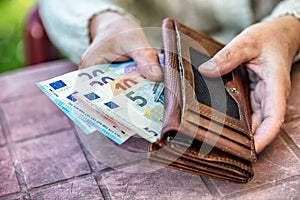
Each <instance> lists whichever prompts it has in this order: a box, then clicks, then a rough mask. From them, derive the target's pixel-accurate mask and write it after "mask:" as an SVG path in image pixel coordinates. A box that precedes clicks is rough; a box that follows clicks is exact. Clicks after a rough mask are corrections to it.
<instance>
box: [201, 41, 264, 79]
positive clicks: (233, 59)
mask: <svg viewBox="0 0 300 200" xmlns="http://www.w3.org/2000/svg"><path fill="white" fill-rule="evenodd" d="M242 39H243V37H240V38H238V37H237V38H235V39H234V40H232V41H231V42H230V43H229V44H228V45H226V46H225V47H224V48H223V49H221V50H220V51H219V52H218V53H217V54H216V55H215V56H214V57H213V58H211V59H210V60H209V61H207V62H205V63H203V64H201V65H200V66H199V68H198V70H199V72H200V73H202V74H204V75H206V76H208V77H217V76H220V75H224V74H227V73H229V72H230V71H232V70H233V69H235V68H237V67H238V66H239V65H240V64H242V63H245V62H247V61H249V60H251V59H253V58H255V57H257V56H258V52H257V48H252V46H251V45H249V44H246V42H244V41H243V40H242ZM246 45H248V46H246Z"/></svg>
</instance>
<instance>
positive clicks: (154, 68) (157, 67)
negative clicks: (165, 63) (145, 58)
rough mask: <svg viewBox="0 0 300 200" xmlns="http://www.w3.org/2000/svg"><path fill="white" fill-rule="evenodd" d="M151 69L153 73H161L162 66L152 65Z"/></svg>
mask: <svg viewBox="0 0 300 200" xmlns="http://www.w3.org/2000/svg"><path fill="white" fill-rule="evenodd" d="M150 70H151V72H152V73H153V74H156V75H159V74H161V73H162V70H161V67H159V66H157V65H153V66H151V68H150Z"/></svg>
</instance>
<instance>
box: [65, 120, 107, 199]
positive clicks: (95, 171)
mask: <svg viewBox="0 0 300 200" xmlns="http://www.w3.org/2000/svg"><path fill="white" fill-rule="evenodd" d="M69 122H70V124H71V127H72V130H73V133H74V135H75V137H76V140H77V142H78V144H79V146H80V148H81V151H82V153H83V155H84V157H85V159H86V161H87V163H88V165H89V168H90V170H91V173H90V175H91V176H92V177H93V178H94V180H95V181H96V183H97V186H98V189H99V191H100V192H101V194H102V196H103V198H104V199H105V200H111V199H112V198H111V196H110V194H109V192H108V189H107V188H106V186H105V184H104V183H102V181H99V179H100V180H102V176H101V172H102V171H103V170H101V169H100V168H99V165H98V164H97V163H96V160H95V159H94V158H93V156H92V155H91V154H90V152H89V151H88V150H87V149H86V147H85V146H84V144H83V143H82V142H81V139H80V137H79V136H78V133H77V130H76V128H75V126H76V125H75V124H74V123H73V122H71V121H70V120H69ZM104 170H105V169H104Z"/></svg>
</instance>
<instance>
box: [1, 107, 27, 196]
mask: <svg viewBox="0 0 300 200" xmlns="http://www.w3.org/2000/svg"><path fill="white" fill-rule="evenodd" d="M0 119H1V120H0V124H1V126H2V130H3V135H4V138H5V140H6V144H7V149H8V152H9V155H10V159H11V161H12V163H13V167H14V170H15V175H16V177H17V181H18V186H19V189H20V192H22V193H25V196H24V199H26V200H27V199H30V196H29V194H28V187H27V184H26V181H25V176H24V174H23V171H22V167H21V164H20V162H19V161H18V157H17V153H16V148H15V146H14V145H15V143H14V142H13V140H12V137H11V133H10V130H9V127H8V124H7V122H6V118H5V115H4V112H3V109H2V106H1V105H0Z"/></svg>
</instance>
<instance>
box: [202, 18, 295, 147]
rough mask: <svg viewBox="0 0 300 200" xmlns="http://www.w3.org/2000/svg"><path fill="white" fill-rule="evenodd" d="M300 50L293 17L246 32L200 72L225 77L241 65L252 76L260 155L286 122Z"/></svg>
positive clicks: (252, 98) (252, 28)
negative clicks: (286, 110)
mask: <svg viewBox="0 0 300 200" xmlns="http://www.w3.org/2000/svg"><path fill="white" fill-rule="evenodd" d="M299 47H300V22H299V20H298V19H297V18H296V17H294V16H291V15H286V16H283V17H279V18H277V19H275V20H273V21H269V22H262V23H258V24H255V25H253V26H250V27H248V28H247V29H245V30H244V31H243V32H242V33H241V34H239V35H238V36H237V37H236V38H234V39H233V40H232V41H231V42H230V43H229V44H228V45H226V46H225V47H224V48H223V49H222V50H221V51H220V52H218V53H217V54H216V55H215V56H214V57H213V58H212V59H211V60H210V61H208V62H206V63H204V64H202V65H201V66H200V67H199V71H200V72H201V73H203V74H205V75H207V76H216V75H218V74H220V73H221V74H222V75H223V74H226V73H228V72H230V71H231V70H233V69H234V68H236V67H237V66H238V65H240V64H242V63H243V65H244V66H245V67H246V68H247V69H248V71H249V72H250V81H251V106H252V111H253V115H252V124H253V126H252V128H253V131H254V133H255V134H254V141H255V147H256V151H257V153H259V152H261V151H262V150H263V149H264V148H265V147H266V146H267V145H268V144H270V143H271V142H272V141H273V140H274V138H275V137H276V135H277V134H278V133H279V131H280V128H281V126H282V125H283V122H284V116H285V109H286V99H287V97H288V95H289V92H290V70H291V65H292V62H293V59H294V56H295V54H296V52H297V51H298V49H299Z"/></svg>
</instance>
